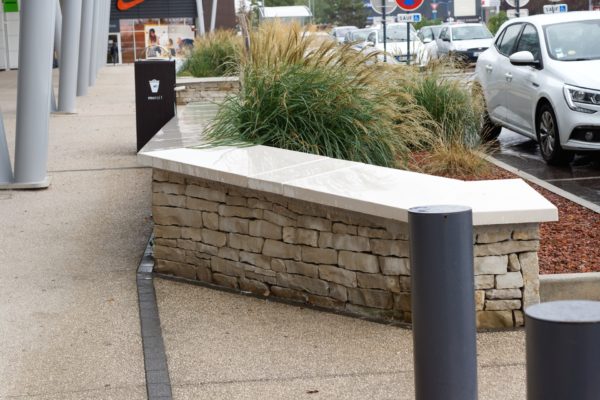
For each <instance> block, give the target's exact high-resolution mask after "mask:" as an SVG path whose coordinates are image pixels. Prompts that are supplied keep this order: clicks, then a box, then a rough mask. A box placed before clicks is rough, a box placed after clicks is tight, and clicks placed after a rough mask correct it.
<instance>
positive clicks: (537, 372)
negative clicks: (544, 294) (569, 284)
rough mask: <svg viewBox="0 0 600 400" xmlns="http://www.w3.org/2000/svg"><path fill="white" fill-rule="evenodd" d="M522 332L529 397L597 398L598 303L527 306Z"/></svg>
mask: <svg viewBox="0 0 600 400" xmlns="http://www.w3.org/2000/svg"><path fill="white" fill-rule="evenodd" d="M525 332H526V346H527V400H553V399H556V400H563V399H568V400H597V399H599V398H600V302H598V301H582V300H569V301H553V302H548V303H541V304H536V305H534V306H531V307H528V308H527V309H526V310H525Z"/></svg>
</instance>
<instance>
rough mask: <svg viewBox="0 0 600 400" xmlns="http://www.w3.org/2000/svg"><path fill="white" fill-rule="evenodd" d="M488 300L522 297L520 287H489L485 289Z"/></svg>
mask: <svg viewBox="0 0 600 400" xmlns="http://www.w3.org/2000/svg"><path fill="white" fill-rule="evenodd" d="M485 297H486V298H487V299H490V300H514V299H520V298H521V297H522V293H521V289H490V290H486V291H485Z"/></svg>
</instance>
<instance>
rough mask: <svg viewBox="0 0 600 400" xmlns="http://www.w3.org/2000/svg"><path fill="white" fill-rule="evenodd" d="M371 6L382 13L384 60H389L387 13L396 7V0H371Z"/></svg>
mask: <svg viewBox="0 0 600 400" xmlns="http://www.w3.org/2000/svg"><path fill="white" fill-rule="evenodd" d="M371 8H372V9H373V11H375V12H376V13H378V14H381V18H382V21H381V24H382V27H383V62H387V13H388V12H389V13H391V12H393V11H394V10H395V9H396V3H395V0H371Z"/></svg>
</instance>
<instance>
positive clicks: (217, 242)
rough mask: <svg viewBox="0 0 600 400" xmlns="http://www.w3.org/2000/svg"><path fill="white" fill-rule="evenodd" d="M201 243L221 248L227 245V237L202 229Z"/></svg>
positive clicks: (220, 233) (221, 233)
mask: <svg viewBox="0 0 600 400" xmlns="http://www.w3.org/2000/svg"><path fill="white" fill-rule="evenodd" d="M202 242H204V243H205V244H209V245H211V246H216V247H223V246H225V244H226V243H227V235H226V234H224V233H223V232H218V231H211V230H210V229H202Z"/></svg>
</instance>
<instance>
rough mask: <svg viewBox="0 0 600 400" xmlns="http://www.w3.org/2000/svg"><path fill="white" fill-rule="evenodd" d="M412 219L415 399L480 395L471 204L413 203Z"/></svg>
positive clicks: (451, 399)
mask: <svg viewBox="0 0 600 400" xmlns="http://www.w3.org/2000/svg"><path fill="white" fill-rule="evenodd" d="M408 222H409V231H410V260H411V276H412V278H411V279H412V326H413V346H414V366H415V399H416V400H476V399H477V343H476V340H477V337H476V334H477V330H476V323H475V288H474V283H473V281H474V272H473V218H472V213H471V209H470V208H468V207H463V206H430V207H417V208H412V209H410V210H409V213H408Z"/></svg>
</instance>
